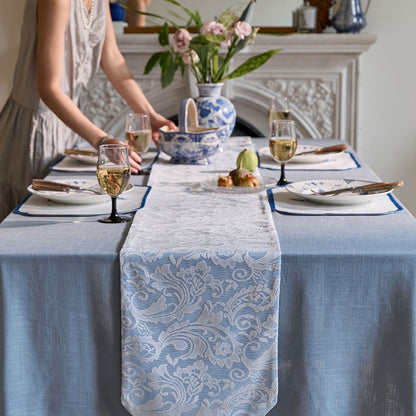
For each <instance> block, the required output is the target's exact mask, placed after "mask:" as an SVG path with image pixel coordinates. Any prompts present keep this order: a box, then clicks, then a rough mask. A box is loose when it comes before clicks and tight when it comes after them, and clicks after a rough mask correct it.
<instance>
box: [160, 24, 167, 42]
mask: <svg viewBox="0 0 416 416" xmlns="http://www.w3.org/2000/svg"><path fill="white" fill-rule="evenodd" d="M159 43H160V44H161V45H162V46H166V45H169V26H168V24H167V23H165V24H164V25H163V26H162V27H161V29H160V33H159Z"/></svg>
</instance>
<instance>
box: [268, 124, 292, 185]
mask: <svg viewBox="0 0 416 416" xmlns="http://www.w3.org/2000/svg"><path fill="white" fill-rule="evenodd" d="M297 145H298V143H297V140H296V128H295V122H294V121H292V120H273V121H272V122H271V125H270V134H269V149H270V153H271V155H272V157H273V159H274V160H275V161H276V162H279V163H280V179H279V181H278V182H277V184H276V185H278V186H281V185H287V184H289V183H290V182H288V181H287V180H286V177H285V164H286V162H289V161H290V160H291V159H292V157H293V156H294V155H295V152H296V148H297Z"/></svg>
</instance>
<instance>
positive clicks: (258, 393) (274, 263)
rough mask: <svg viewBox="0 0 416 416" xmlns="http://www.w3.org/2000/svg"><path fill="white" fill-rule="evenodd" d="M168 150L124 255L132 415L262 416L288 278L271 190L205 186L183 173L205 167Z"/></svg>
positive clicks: (271, 388)
mask: <svg viewBox="0 0 416 416" xmlns="http://www.w3.org/2000/svg"><path fill="white" fill-rule="evenodd" d="M236 156H237V153H236V154H230V153H229V152H227V153H226V154H221V155H218V158H215V162H216V163H215V164H214V163H213V165H211V166H210V170H211V169H212V171H213V172H217V171H218V170H219V169H222V167H223V166H226V163H227V159H228V158H229V159H231V160H233V161H235V158H236ZM160 159H161V160H160V162H158V164H157V165H156V166H154V167H153V169H152V177H151V185H152V186H153V189H152V191H151V193H150V195H149V198H148V202H147V205H146V207H145V208H144V209H143V210H142V212H141V213H140V215H138V216H136V218H135V220H134V222H133V224H132V227H131V229H130V232H129V235H128V238H127V240H126V243H125V244H124V246H123V248H122V250H121V254H120V258H121V270H122V282H121V290H122V372H123V379H122V390H123V391H122V401H123V404H124V406H125V407H126V408H127V409H128V411H129V412H130V413H131V414H132V415H134V416H136V415H137V416H139V415H140V416H142V415H143V416H144V415H146V416H151V415H166V416H167V415H192V416H195V415H265V414H266V413H267V412H268V411H269V410H270V409H271V408H272V407H273V406H274V405H275V403H276V401H277V333H278V299H279V287H280V249H279V243H278V239H277V235H276V231H275V228H274V225H273V222H272V219H271V214H270V210H269V207H268V204H267V200H266V195H263V194H253V195H244V196H242V195H225V194H219V193H215V192H209V191H204V190H201V189H200V190H199V192H198V190H197V189H195V188H194V187H192V186H189V184H186V183H184V182H183V178H187V179H188V180H189V181H188V182H189V183H191V182H194V183H199V182H200V181H203V180H206V178H207V167H206V166H203V167H197V166H186V165H183V166H181V165H170V164H168V163H166V162H164V161H163V158H160ZM224 163H225V165H224Z"/></svg>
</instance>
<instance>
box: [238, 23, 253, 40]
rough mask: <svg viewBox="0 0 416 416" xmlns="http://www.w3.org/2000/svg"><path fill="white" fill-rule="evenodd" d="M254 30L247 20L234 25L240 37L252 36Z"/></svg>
mask: <svg viewBox="0 0 416 416" xmlns="http://www.w3.org/2000/svg"><path fill="white" fill-rule="evenodd" d="M251 31H252V28H251V25H250V23H247V22H237V23H236V24H235V25H234V33H235V35H236V36H238V37H239V38H240V39H244V38H245V37H247V36H250V34H251Z"/></svg>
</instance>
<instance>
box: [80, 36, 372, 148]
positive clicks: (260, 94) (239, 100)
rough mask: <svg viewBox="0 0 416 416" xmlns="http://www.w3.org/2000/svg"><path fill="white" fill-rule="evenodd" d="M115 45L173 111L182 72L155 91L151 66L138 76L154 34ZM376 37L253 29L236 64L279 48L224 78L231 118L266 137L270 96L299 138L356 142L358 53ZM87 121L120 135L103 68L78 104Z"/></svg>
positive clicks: (187, 85)
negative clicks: (284, 104)
mask: <svg viewBox="0 0 416 416" xmlns="http://www.w3.org/2000/svg"><path fill="white" fill-rule="evenodd" d="M117 41H118V45H119V48H120V50H121V52H122V53H123V55H124V56H125V58H126V60H127V62H128V64H129V67H130V69H131V70H132V72H133V75H134V76H135V78H136V79H137V80H138V82H139V84H140V86H141V88H142V90H143V91H144V93H145V94H146V96H147V97H148V99H149V101H150V102H151V103H152V105H153V106H154V108H155V109H156V110H157V111H158V112H160V113H161V114H163V115H165V116H166V117H173V116H176V115H177V113H178V108H179V103H180V100H181V98H184V97H189V96H192V97H194V96H196V94H197V91H196V88H195V87H194V86H193V83H192V82H190V81H189V77H186V78H185V79H182V77H181V74H180V71H178V73H177V75H176V78H175V80H174V82H173V83H172V84H171V86H170V87H168V88H165V89H162V88H161V84H160V80H159V77H160V72H159V68H155V69H154V70H153V71H152V72H151V73H150V74H149V75H146V76H144V75H143V70H144V66H145V64H146V62H147V61H148V59H149V58H150V56H151V55H152V54H153V53H155V52H156V51H159V50H162V48H161V46H160V45H159V42H158V35H157V34H121V35H117ZM375 41H376V36H375V35H364V34H354V35H352V34H346V35H343V34H295V35H289V36H276V35H258V36H257V37H256V42H255V45H252V46H250V47H248V48H246V49H244V50H243V51H242V52H241V53H240V54H238V55H237V56H236V57H235V58H234V62H233V66H234V67H236V66H238V65H239V64H240V63H242V62H243V61H245V60H246V59H247V58H248V57H250V56H254V55H257V54H259V53H261V52H265V51H267V50H270V49H282V50H281V52H280V53H278V54H277V55H275V56H274V57H272V58H271V59H270V60H269V61H268V62H267V64H265V65H263V66H262V67H260V68H258V69H257V70H256V71H254V72H251V73H250V74H248V75H246V76H244V77H241V78H237V79H234V80H231V81H228V82H226V85H225V86H224V89H223V95H225V96H227V97H228V98H230V99H231V100H232V101H233V103H234V105H235V107H236V110H237V117H238V118H239V119H240V120H244V121H245V122H248V124H249V125H250V126H252V127H254V129H256V130H258V131H259V132H261V133H262V135H263V136H265V135H267V128H268V127H267V126H268V121H267V111H268V106H269V102H270V97H271V95H272V94H276V95H277V96H278V97H284V96H286V97H288V98H289V100H290V103H291V110H292V115H293V118H294V119H295V120H296V122H297V129H298V135H299V137H312V138H340V139H343V140H346V141H347V142H348V143H350V144H351V145H352V146H353V147H355V148H356V147H357V124H358V123H357V119H358V101H359V100H358V98H359V76H360V55H361V54H362V53H363V52H365V51H366V50H367V49H368V48H369V47H370V46H371V45H372V44H373V43H374V42H375ZM85 111H86V112H87V113H88V115H89V117H91V118H92V119H93V120H94V122H95V123H97V124H98V125H100V126H101V127H103V128H104V129H105V130H106V131H108V132H109V134H113V135H114V136H115V137H119V138H122V137H123V136H124V120H125V115H126V113H127V112H128V111H129V110H128V108H127V106H126V105H125V104H124V102H123V101H122V100H121V98H120V97H119V96H118V94H117V93H116V92H115V90H114V89H113V88H112V87H111V85H110V84H109V82H108V81H107V80H106V78H105V76H104V75H103V74H99V76H98V77H97V78H96V80H95V81H94V83H93V85H91V88H90V92H89V99H88V102H87V103H86V106H85Z"/></svg>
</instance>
